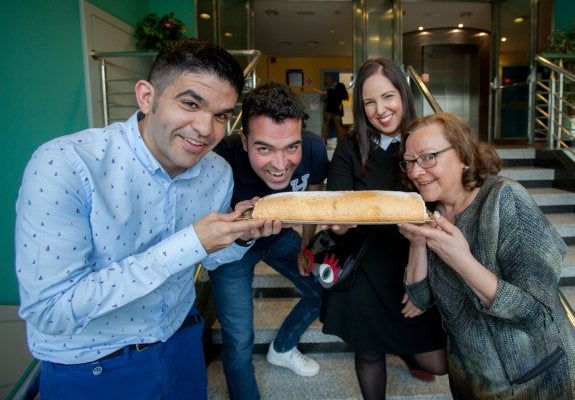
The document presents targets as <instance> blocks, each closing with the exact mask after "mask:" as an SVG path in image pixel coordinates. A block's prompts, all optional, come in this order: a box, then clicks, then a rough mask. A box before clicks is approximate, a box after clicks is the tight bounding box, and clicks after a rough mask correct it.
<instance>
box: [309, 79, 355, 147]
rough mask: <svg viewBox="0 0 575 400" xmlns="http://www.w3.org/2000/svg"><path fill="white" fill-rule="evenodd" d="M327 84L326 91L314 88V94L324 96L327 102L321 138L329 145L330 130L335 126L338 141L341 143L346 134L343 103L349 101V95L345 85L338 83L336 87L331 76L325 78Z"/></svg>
mask: <svg viewBox="0 0 575 400" xmlns="http://www.w3.org/2000/svg"><path fill="white" fill-rule="evenodd" d="M325 84H326V87H327V89H325V90H321V89H316V88H312V90H313V91H314V92H316V93H320V94H321V95H323V96H324V101H325V106H324V109H323V122H322V126H321V137H322V138H323V141H324V143H327V139H328V138H329V128H330V126H331V125H332V124H333V126H334V127H335V133H336V137H337V140H338V141H341V140H342V139H343V136H344V134H345V131H344V128H343V122H342V117H343V101H344V100H348V99H349V94H348V93H347V88H346V87H345V85H344V84H343V83H341V82H337V83H336V84H335V85H334V82H333V78H332V76H331V75H329V74H328V75H326V76H325Z"/></svg>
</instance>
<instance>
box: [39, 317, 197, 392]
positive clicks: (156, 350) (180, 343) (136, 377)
mask: <svg viewBox="0 0 575 400" xmlns="http://www.w3.org/2000/svg"><path fill="white" fill-rule="evenodd" d="M203 327H204V324H203V322H201V323H197V324H195V325H192V326H190V327H187V328H184V329H182V330H180V331H178V332H176V333H175V334H174V335H173V336H172V337H171V338H170V339H168V341H166V342H165V343H158V344H155V345H153V346H151V347H149V348H147V349H145V350H143V351H141V352H138V351H135V350H134V351H130V350H128V349H125V351H124V355H120V356H118V357H114V358H110V359H106V360H102V361H94V362H89V363H84V364H72V365H65V364H56V363H52V362H49V361H43V362H42V365H41V369H40V396H41V398H42V400H88V399H90V400H91V399H98V400H100V399H105V400H144V399H146V400H147V399H150V400H151V399H154V400H160V399H162V400H183V399H193V400H205V399H207V398H208V389H207V374H206V364H205V359H204V353H203V350H202V332H203Z"/></svg>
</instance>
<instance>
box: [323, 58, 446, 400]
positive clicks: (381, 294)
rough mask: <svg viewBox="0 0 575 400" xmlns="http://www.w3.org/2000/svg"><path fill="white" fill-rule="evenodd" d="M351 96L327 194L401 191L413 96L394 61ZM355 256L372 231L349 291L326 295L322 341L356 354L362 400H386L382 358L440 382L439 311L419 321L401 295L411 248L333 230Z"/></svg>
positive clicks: (392, 231)
mask: <svg viewBox="0 0 575 400" xmlns="http://www.w3.org/2000/svg"><path fill="white" fill-rule="evenodd" d="M355 82H356V83H355V87H354V93H353V116H354V124H355V126H354V130H353V132H352V136H351V137H348V138H345V139H344V140H342V141H341V142H338V144H337V147H336V149H335V151H334V155H333V158H332V160H331V163H330V168H329V172H328V178H327V190H399V189H400V186H399V175H400V170H399V166H398V161H399V158H398V156H399V140H400V139H401V132H402V131H403V129H404V128H405V126H406V125H407V123H408V122H409V121H411V120H413V119H414V118H415V110H414V107H413V100H412V97H411V91H410V88H409V85H408V84H407V80H406V78H405V76H404V74H403V72H402V71H401V69H400V68H399V67H398V66H397V65H396V64H395V63H393V62H392V61H389V60H386V59H372V60H368V61H366V62H365V63H364V64H363V65H362V66H361V68H360V69H359V71H358V74H357V78H356V81H355ZM331 229H332V231H333V232H335V233H338V234H345V235H344V236H343V239H344V240H345V244H346V245H347V246H349V248H350V249H351V250H352V251H353V254H357V253H358V251H359V249H360V248H361V246H362V244H363V243H364V242H365V240H366V238H367V236H368V234H369V232H370V231H372V230H374V233H373V235H374V236H373V237H372V240H371V241H370V242H369V246H368V248H367V251H366V253H365V255H364V256H363V257H362V258H361V260H359V263H360V265H359V267H358V272H357V274H356V276H355V279H354V281H353V284H352V286H351V288H349V289H348V290H347V291H342V292H333V291H326V292H324V299H323V300H324V301H323V304H322V314H321V317H320V319H321V321H322V322H323V323H324V325H323V331H324V333H328V334H332V335H337V336H339V337H340V338H342V339H343V340H344V341H345V342H346V343H347V344H349V345H350V346H351V347H352V348H353V349H354V351H355V369H356V374H357V378H358V381H359V386H360V389H361V393H362V395H363V398H364V399H365V400H381V399H385V393H386V383H387V367H386V355H387V354H395V355H400V356H402V359H403V360H404V361H405V363H406V364H407V366H408V368H409V370H410V372H411V374H412V375H413V376H414V377H416V378H418V379H421V380H433V379H434V375H433V374H431V373H434V374H444V373H445V372H446V365H445V350H444V348H445V333H444V332H443V329H442V327H441V323H440V319H439V315H438V313H437V310H429V311H426V312H425V313H422V312H421V310H418V309H417V308H416V307H414V306H413V304H412V303H411V302H410V301H409V299H408V298H407V296H406V295H405V289H404V287H403V275H404V272H405V266H406V265H407V260H408V251H409V242H408V241H407V240H406V239H405V238H404V237H403V236H402V235H401V234H400V233H399V231H398V229H397V226H396V225H378V226H369V225H359V226H356V227H353V228H352V227H350V226H343V225H340V226H332V227H331Z"/></svg>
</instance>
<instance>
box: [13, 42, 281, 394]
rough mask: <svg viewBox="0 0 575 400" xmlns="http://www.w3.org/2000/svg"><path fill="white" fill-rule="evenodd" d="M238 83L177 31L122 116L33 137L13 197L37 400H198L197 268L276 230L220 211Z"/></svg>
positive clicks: (225, 208)
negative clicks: (223, 147)
mask: <svg viewBox="0 0 575 400" xmlns="http://www.w3.org/2000/svg"><path fill="white" fill-rule="evenodd" d="M243 85H244V78H243V73H242V69H241V67H240V65H239V64H238V63H237V62H236V61H235V60H234V58H233V57H232V56H231V55H230V54H229V53H228V52H226V51H225V50H224V49H222V48H220V47H217V46H214V45H212V44H210V43H208V42H205V41H201V40H193V39H183V40H178V41H174V42H171V43H169V44H168V45H167V46H166V47H164V48H163V49H162V50H161V51H160V53H159V54H158V56H157V57H156V59H155V61H154V63H153V65H152V67H151V71H150V74H149V77H148V79H147V80H140V81H138V82H137V83H136V85H135V94H136V99H137V102H138V106H139V111H137V112H136V113H135V114H134V115H132V116H131V117H130V119H129V120H127V121H126V122H125V123H114V124H112V125H110V126H107V127H105V128H101V129H88V130H85V131H81V132H78V133H75V134H72V135H68V136H63V137H59V138H56V139H53V140H51V141H49V142H47V143H45V144H43V145H42V146H40V147H39V148H38V149H37V150H36V151H35V152H34V154H33V156H32V158H31V160H30V161H29V163H28V165H27V167H26V170H25V172H24V176H23V180H22V185H21V187H20V192H19V197H18V200H17V218H16V230H15V239H16V273H17V276H18V280H19V287H20V299H21V305H20V311H19V313H20V316H21V317H22V318H23V319H24V320H26V322H27V335H28V346H29V348H30V351H31V352H32V354H33V355H34V357H36V358H37V359H39V360H42V364H41V372H40V396H41V397H42V400H50V399H56V400H66V399H70V400H76V399H81V398H88V397H87V396H89V398H106V399H122V400H124V399H136V398H138V399H143V398H156V399H159V398H161V399H174V400H176V399H183V398H186V399H206V398H207V379H206V367H205V360H204V356H203V352H202V343H201V334H202V325H203V321H202V317H201V316H200V315H199V314H198V311H197V310H196V309H195V308H194V307H193V304H194V298H195V290H194V270H195V266H196V264H198V263H200V262H201V263H202V264H203V266H204V267H206V268H208V269H211V268H215V267H217V265H218V264H221V263H226V262H229V261H232V260H235V259H237V258H240V257H242V256H243V255H244V253H245V252H246V250H247V248H246V247H244V246H243V245H241V244H240V245H238V244H234V241H237V240H243V241H246V240H250V239H252V238H257V237H260V236H266V235H269V234H273V233H277V232H279V230H280V228H281V224H280V223H277V222H273V221H255V220H254V221H243V220H239V216H240V214H241V212H242V211H243V210H245V209H246V208H248V207H249V206H250V205H251V202H245V203H244V204H238V206H237V210H236V211H234V212H229V207H230V201H231V197H232V190H233V177H232V172H231V168H230V166H229V165H228V164H227V163H226V162H225V161H224V160H223V159H222V158H221V157H219V156H217V155H215V154H214V153H212V152H211V150H212V149H213V148H214V147H215V146H216V144H217V143H218V142H219V141H220V140H221V139H222V138H223V137H224V135H225V130H226V124H227V122H228V120H229V119H230V117H231V115H232V112H233V109H234V106H235V104H236V101H237V99H238V95H239V93H240V92H241V91H242V89H243Z"/></svg>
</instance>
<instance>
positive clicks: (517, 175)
mask: <svg viewBox="0 0 575 400" xmlns="http://www.w3.org/2000/svg"><path fill="white" fill-rule="evenodd" d="M499 175H501V176H505V177H506V178H510V179H514V180H516V181H519V182H521V181H544V180H553V179H555V170H554V169H551V168H538V167H505V168H503V169H501V172H500V173H499Z"/></svg>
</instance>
